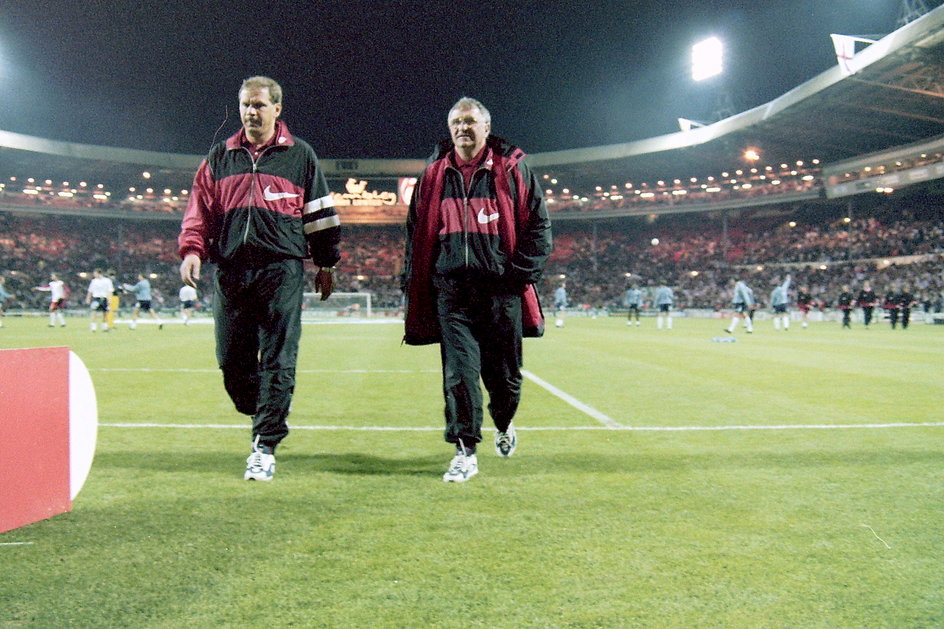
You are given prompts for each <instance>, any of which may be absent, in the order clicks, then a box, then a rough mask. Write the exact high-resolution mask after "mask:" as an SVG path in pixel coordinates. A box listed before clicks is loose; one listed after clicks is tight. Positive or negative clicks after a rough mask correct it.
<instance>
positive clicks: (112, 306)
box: [105, 269, 121, 330]
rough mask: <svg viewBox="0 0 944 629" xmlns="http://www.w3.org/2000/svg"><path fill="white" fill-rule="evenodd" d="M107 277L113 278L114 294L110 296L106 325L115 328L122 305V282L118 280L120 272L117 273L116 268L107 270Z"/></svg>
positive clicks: (110, 328)
mask: <svg viewBox="0 0 944 629" xmlns="http://www.w3.org/2000/svg"><path fill="white" fill-rule="evenodd" d="M105 277H107V278H108V279H109V280H111V286H112V294H111V295H109V297H108V310H107V311H106V312H105V325H106V326H108V329H109V330H114V329H115V328H116V327H117V324H116V323H115V317H117V316H118V309H119V308H120V307H121V298H120V297H119V296H118V287H119V286H120V285H121V282H119V281H118V274H117V273H115V269H108V271H106V272H105Z"/></svg>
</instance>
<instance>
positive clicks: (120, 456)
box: [95, 450, 449, 476]
mask: <svg viewBox="0 0 944 629" xmlns="http://www.w3.org/2000/svg"><path fill="white" fill-rule="evenodd" d="M245 456H246V455H245V454H243V453H242V452H231V453H224V452H218V451H214V452H201V451H192V450H190V451H186V452H178V451H154V452H153V453H146V454H145V453H141V452H128V453H125V452H108V453H103V454H99V455H96V457H95V466H96V467H100V468H120V469H134V470H141V471H154V472H171V473H173V472H190V473H194V474H200V475H203V474H219V473H220V472H224V471H225V472H226V473H227V474H228V473H231V471H233V470H236V471H238V472H239V473H241V472H242V468H243V465H244V464H245V463H244V461H245ZM276 461H277V467H276V469H277V470H278V469H280V468H281V469H291V470H292V473H293V474H301V473H305V472H306V471H307V472H328V473H334V474H350V475H354V476H375V475H376V476H396V475H407V476H409V475H416V474H419V475H428V474H434V473H442V471H443V470H444V469H445V466H446V465H447V464H448V462H449V457H448V455H445V454H437V455H430V456H424V457H413V458H403V457H394V456H389V457H386V456H377V455H373V454H363V453H357V452H350V453H336V454H303V453H290V452H286V453H284V454H281V453H277V455H276Z"/></svg>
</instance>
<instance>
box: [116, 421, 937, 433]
mask: <svg viewBox="0 0 944 629" xmlns="http://www.w3.org/2000/svg"><path fill="white" fill-rule="evenodd" d="M99 426H100V427H103V428H172V429H184V430H199V429H201V428H203V429H206V428H210V429H226V430H246V429H248V428H249V424H248V423H247V424H156V423H143V422H142V423H136V422H103V423H100V424H99ZM942 427H944V422H897V423H889V424H776V425H770V426H759V425H755V426H751V425H747V426H736V425H732V426H622V425H617V426H515V429H516V430H526V431H530V432H540V431H570V430H576V431H592V430H608V431H620V432H706V431H708V432H711V431H716V432H723V431H736V430H847V429H865V430H875V429H888V428H942ZM289 428H291V429H292V430H351V431H358V432H439V431H442V427H441V426H296V425H292V424H290V425H289ZM483 430H490V429H489V428H487V427H483Z"/></svg>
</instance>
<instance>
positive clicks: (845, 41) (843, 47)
mask: <svg viewBox="0 0 944 629" xmlns="http://www.w3.org/2000/svg"><path fill="white" fill-rule="evenodd" d="M829 36H830V37H831V38H832V40H833V48H835V49H836V61H838V62H839V68H840V69H841V70H842V73H843V74H844V75H845V76H849V75H851V74H855V73H856V70H857V69H858V68H856V67H855V63H854V60H855V54H856V52H855V45H856V42H863V43H866V44H874V43H875V40H874V39H866V38H864V37H856V36H854V35H837V34H836V33H831V34H830V35H829Z"/></svg>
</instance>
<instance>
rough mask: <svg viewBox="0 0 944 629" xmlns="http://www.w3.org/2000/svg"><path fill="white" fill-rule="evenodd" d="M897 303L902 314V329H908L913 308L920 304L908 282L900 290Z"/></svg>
mask: <svg viewBox="0 0 944 629" xmlns="http://www.w3.org/2000/svg"><path fill="white" fill-rule="evenodd" d="M896 304H897V305H898V312H899V313H900V314H901V329H902V330H907V329H908V323H909V322H910V321H911V309H912V308H914V307H915V306H916V305H917V304H918V302H917V300H915V298H914V295H913V294H912V293H911V288H910V287H909V286H908V285H907V284H906V285H904V286H902V287H901V290H900V291H899V292H898V298H897V300H896Z"/></svg>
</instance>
